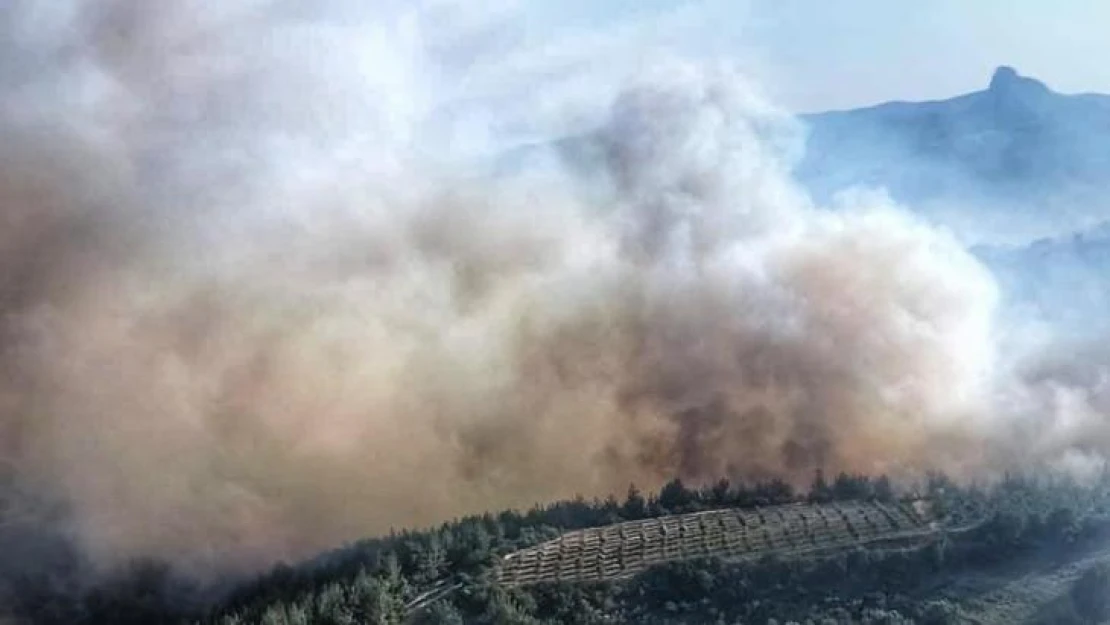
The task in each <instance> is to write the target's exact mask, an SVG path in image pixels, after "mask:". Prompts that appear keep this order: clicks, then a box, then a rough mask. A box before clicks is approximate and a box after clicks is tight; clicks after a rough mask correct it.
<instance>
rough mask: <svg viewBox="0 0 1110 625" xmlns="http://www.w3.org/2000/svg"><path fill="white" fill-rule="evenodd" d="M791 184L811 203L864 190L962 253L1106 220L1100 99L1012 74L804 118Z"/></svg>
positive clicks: (1104, 105) (1107, 183)
mask: <svg viewBox="0 0 1110 625" xmlns="http://www.w3.org/2000/svg"><path fill="white" fill-rule="evenodd" d="M804 119H805V121H806V122H807V126H808V130H809V133H808V137H807V141H806V150H805V156H804V158H803V159H802V161H801V162H800V163H799V164H798V167H797V169H796V173H797V175H798V178H799V179H800V180H801V181H802V182H804V183H805V184H806V186H807V187H809V189H810V190H811V191H812V192H813V193H814V195H815V196H816V197H817V198H818V199H828V198H830V197H831V196H832V195H833V194H835V193H836V192H839V191H842V190H844V189H845V188H848V187H858V186H874V187H881V188H884V189H886V190H887V191H888V192H889V193H890V194H891V196H892V197H893V198H894V199H895V200H897V201H899V202H901V203H904V204H906V205H909V206H911V207H913V208H914V210H916V211H918V212H921V213H923V214H925V215H927V216H930V217H932V218H935V219H937V220H938V221H940V222H941V223H944V224H945V225H948V226H950V227H952V228H953V229H955V230H956V231H957V233H958V234H959V235H961V237H962V238H964V239H965V240H967V241H969V242H972V243H980V242H982V243H999V242H1011V243H1024V242H1028V241H1029V240H1032V239H1036V238H1040V237H1043V236H1045V235H1053V234H1062V233H1067V232H1071V231H1076V230H1081V229H1084V228H1085V227H1089V226H1092V225H1095V224H1097V223H1099V222H1101V221H1103V220H1105V219H1106V218H1107V217H1106V215H1107V213H1106V208H1107V206H1108V203H1107V202H1105V201H1104V200H1103V199H1102V198H1104V197H1105V195H1106V191H1107V190H1108V189H1110V96H1106V95H1095V94H1082V95H1063V94H1059V93H1056V92H1054V91H1052V90H1051V89H1050V88H1048V87H1047V86H1046V85H1045V84H1043V83H1041V82H1040V81H1038V80H1036V79H1034V78H1029V77H1024V76H1021V75H1020V74H1018V73H1017V72H1016V71H1015V70H1014V69H1012V68H1009V67H1001V68H999V69H998V70H996V71H995V73H994V76H993V77H992V78H991V80H990V84H989V86H988V87H987V88H986V89H985V90H983V91H978V92H975V93H970V94H967V95H962V96H958V97H954V98H951V99H948V100H941V101H935V102H914V103H911V102H889V103H886V104H880V105H878V106H874V107H869V108H863V109H856V110H850V111H836V112H829V113H820V114H815V115H810V116H806V117H805V118H804Z"/></svg>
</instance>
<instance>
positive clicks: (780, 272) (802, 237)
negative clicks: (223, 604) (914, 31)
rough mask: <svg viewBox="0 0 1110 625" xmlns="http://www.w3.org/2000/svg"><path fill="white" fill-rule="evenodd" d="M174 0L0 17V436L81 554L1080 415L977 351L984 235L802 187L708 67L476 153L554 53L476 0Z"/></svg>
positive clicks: (983, 325) (880, 451)
mask: <svg viewBox="0 0 1110 625" xmlns="http://www.w3.org/2000/svg"><path fill="white" fill-rule="evenodd" d="M351 4H352V5H354V4H355V3H351ZM212 6H213V5H212V3H200V2H190V1H187V0H178V1H174V2H164V3H158V4H157V8H154V7H155V5H154V4H152V3H146V2H139V1H138V0H133V1H131V0H115V1H111V2H96V3H93V2H87V3H86V2H77V1H68V2H57V3H43V2H32V1H26V2H15V4H14V5H13V7H11V8H9V9H5V11H4V12H3V13H2V15H0V35H2V36H0V46H3V48H0V95H2V98H3V99H2V101H0V146H2V147H0V220H2V222H0V266H2V267H3V273H2V274H0V370H2V371H3V377H2V378H0V462H2V465H0V466H2V468H3V470H4V471H5V473H6V476H7V480H8V482H10V484H11V485H12V486H11V488H12V489H17V488H18V490H19V491H20V492H30V493H33V494H34V497H32V498H31V499H32V500H34V501H42V502H47V503H49V504H51V508H50V509H51V510H54V511H56V509H60V510H62V511H63V512H61V513H58V516H57V517H56V518H61V519H62V520H61V521H57V522H60V523H62V524H63V527H64V529H65V531H68V532H70V533H72V535H73V536H74V537H75V538H76V539H77V540H78V541H79V543H80V544H81V545H82V546H83V548H84V549H85V551H86V552H87V553H88V554H89V556H90V557H91V558H92V559H93V560H94V561H96V562H98V563H100V564H103V565H112V564H113V563H117V562H119V561H121V560H125V559H129V558H133V557H139V556H154V557H164V558H170V559H172V560H174V561H176V562H179V563H183V564H185V565H186V566H190V567H194V568H196V569H198V570H204V569H209V568H213V567H214V568H227V567H232V568H240V567H247V568H249V567H255V566H262V565H265V564H267V563H269V562H271V561H273V560H274V559H277V558H289V557H297V556H302V555H306V554H308V553H311V552H313V551H314V550H317V549H321V548H324V547H327V546H331V545H334V544H336V543H337V542H340V541H343V540H347V539H352V538H355V537H359V536H363V535H367V534H372V533H375V532H380V531H383V530H387V529H388V528H390V527H395V526H405V525H411V524H425V523H431V522H435V521H438V520H442V519H445V518H449V517H451V516H454V515H458V514H461V513H467V512H475V511H481V510H485V509H489V508H501V507H505V506H521V505H529V504H531V503H533V502H536V501H540V500H546V499H550V498H554V497H563V496H569V495H573V494H575V493H584V494H589V495H593V494H606V493H610V492H622V491H623V490H624V489H625V488H626V487H627V485H628V484H629V483H630V482H636V483H637V484H641V485H644V486H654V485H656V484H658V483H660V482H661V481H663V480H665V479H668V478H670V477H672V476H675V475H678V476H681V477H683V478H686V479H692V480H698V479H710V478H715V477H718V476H720V475H731V476H734V477H739V478H754V477H768V476H784V477H787V478H790V479H797V480H804V479H807V478H808V477H809V476H810V475H811V474H812V471H813V470H814V469H816V468H824V469H825V470H828V471H835V470H854V471H868V472H877V471H887V472H891V473H894V474H913V473H914V472H917V471H923V470H927V469H932V468H944V469H946V470H948V471H951V472H956V473H959V472H965V473H967V474H973V472H975V471H981V470H986V469H989V468H991V467H989V466H985V465H986V464H987V463H989V462H991V459H992V458H993V457H994V456H996V455H997V456H1003V455H1004V453H1003V452H1004V451H1005V450H1006V449H1007V448H1008V447H1007V446H1008V445H1011V444H1017V441H1020V440H1025V439H1024V438H1023V437H1025V436H1028V437H1029V438H1030V439H1036V438H1038V437H1036V436H1035V432H1037V431H1040V428H1041V425H1038V424H1039V423H1040V421H1039V420H1040V419H1042V417H1043V418H1044V419H1049V417H1050V416H1051V415H1056V414H1057V413H1060V412H1061V411H1063V412H1067V414H1069V415H1070V414H1077V413H1083V410H1089V411H1094V412H1092V413H1091V414H1094V415H1096V416H1097V415H1099V414H1105V408H1106V407H1107V406H1106V401H1105V395H1106V390H1105V387H1106V383H1105V380H1104V379H1102V378H1098V379H1091V378H1090V376H1089V375H1087V374H1086V373H1082V372H1078V371H1073V373H1072V374H1069V376H1065V377H1063V378H1061V377H1060V376H1059V375H1057V372H1058V371H1060V370H1067V371H1072V367H1071V364H1070V361H1069V364H1068V365H1067V366H1063V367H1055V366H1053V367H1049V365H1045V367H1049V370H1048V373H1045V372H1044V371H1039V372H1038V371H1035V370H1030V371H1023V372H1021V375H1023V376H1026V378H1028V379H1030V380H1033V381H1034V382H1035V384H1031V385H1027V384H1025V383H1021V384H1018V383H1015V382H1000V375H1002V374H1000V371H1003V370H1004V369H1003V368H1002V367H999V366H998V365H997V364H996V361H997V359H998V354H997V353H996V351H997V345H998V342H997V337H996V336H995V331H996V308H997V307H996V300H997V298H998V294H997V292H996V287H995V284H994V281H993V279H992V278H991V276H990V275H989V274H988V273H987V272H986V270H984V269H983V268H982V267H981V266H980V265H979V264H978V263H977V262H976V261H975V260H974V259H973V258H972V257H971V256H969V255H968V254H967V253H966V251H965V250H964V249H963V248H962V247H961V245H960V244H959V243H958V242H957V241H956V240H955V239H954V238H953V237H951V236H949V235H948V234H946V233H944V232H941V231H937V230H934V229H931V228H929V227H927V226H925V225H923V224H922V223H920V222H918V221H916V220H914V219H913V218H911V217H910V216H908V215H907V214H906V213H905V212H903V211H900V210H899V209H898V208H897V207H893V206H890V205H887V204H886V203H884V202H882V201H880V200H875V199H869V198H862V199H860V200H859V201H858V202H855V203H853V205H851V206H845V207H839V208H838V209H837V210H825V209H821V208H819V207H815V206H812V205H811V203H810V201H809V200H808V199H807V197H806V196H805V195H804V194H803V193H801V192H800V191H799V190H798V189H797V188H796V187H795V185H794V184H793V183H792V182H791V180H790V179H789V176H788V175H787V172H788V170H789V165H790V163H789V159H790V156H791V146H792V145H793V143H792V137H794V136H795V133H796V129H795V128H794V124H793V122H792V120H791V119H790V118H789V117H788V116H786V115H783V114H781V113H779V112H777V111H775V110H774V109H773V108H771V107H769V106H767V105H765V104H764V103H763V102H762V101H761V100H760V98H759V97H758V95H756V94H755V93H754V92H753V91H752V89H751V88H750V86H749V85H746V84H745V82H744V81H743V80H742V79H741V78H740V77H738V76H736V75H734V74H732V73H730V72H729V71H727V70H723V69H711V70H695V69H692V68H690V67H688V66H685V65H681V64H663V65H660V66H659V67H654V68H651V69H650V70H648V71H645V72H643V73H642V74H641V75H640V77H639V78H638V79H637V80H634V81H631V82H629V83H625V84H626V86H624V87H621V88H619V89H616V88H611V89H608V90H606V89H599V90H598V94H597V95H596V96H595V99H596V100H597V102H594V103H592V105H593V107H594V108H593V110H595V111H596V110H604V111H606V112H605V114H604V116H603V117H602V118H601V119H600V120H599V122H598V124H597V126H596V127H597V128H598V130H597V131H596V133H595V134H594V135H593V136H594V139H593V143H592V145H593V146H594V147H595V148H596V150H594V151H593V152H591V154H592V156H591V158H593V160H592V161H590V162H588V163H584V162H578V163H574V164H573V165H574V166H571V167H563V166H562V165H559V164H553V163H557V162H558V161H557V159H554V158H546V159H534V160H529V159H525V161H526V162H525V163H524V164H522V165H519V166H517V167H514V168H512V169H513V172H514V173H512V174H507V173H504V172H501V173H499V174H496V175H489V174H486V173H483V172H484V171H485V170H484V169H482V168H480V167H475V166H474V164H475V163H476V162H478V157H476V156H474V155H475V154H481V153H485V152H489V151H490V150H491V149H492V148H496V147H498V145H500V144H499V143H498V141H499V140H501V139H503V138H504V137H506V136H509V135H513V136H518V137H519V136H522V135H524V134H527V132H525V131H522V130H521V129H522V128H528V126H527V124H528V122H529V116H528V111H527V110H525V111H523V112H522V111H521V110H519V108H521V107H517V108H516V109H514V107H513V106H511V105H510V104H507V102H509V101H512V100H513V98H512V97H510V96H509V95H508V94H509V92H511V87H510V86H508V85H509V83H510V82H511V80H510V79H509V78H506V77H505V76H515V78H513V79H512V80H518V79H519V78H520V76H519V75H520V74H521V73H524V74H528V73H543V74H550V73H557V72H555V70H554V69H552V70H551V71H550V72H544V71H541V70H540V69H537V68H535V67H534V59H530V58H529V57H527V56H526V55H525V56H519V57H514V58H510V59H509V60H507V61H506V60H503V56H504V55H503V54H502V53H503V52H504V50H501V49H500V48H498V46H500V45H504V46H508V45H510V43H509V42H507V41H505V42H502V43H496V42H498V41H500V39H498V37H496V36H493V35H492V34H491V33H498V32H501V29H500V28H499V27H497V21H496V19H495V18H489V17H488V16H487V17H484V18H481V19H473V20H471V21H469V22H468V21H466V20H464V19H463V18H465V17H467V13H466V12H464V11H462V10H461V9H459V8H458V7H455V6H451V5H443V4H439V3H436V4H434V5H429V6H423V7H418V8H415V9H412V8H405V9H400V8H396V7H393V6H390V5H388V3H385V4H383V5H382V6H378V7H375V9H374V12H373V14H368V10H367V9H361V8H359V9H355V8H352V7H351V6H346V5H344V4H342V3H335V2H324V3H319V4H318V5H314V6H316V7H317V8H313V9H304V8H298V7H303V6H307V5H304V4H301V3H281V2H231V3H221V8H219V9H215V8H212ZM497 19H499V18H497ZM460 23H461V24H463V26H457V25H458V24H460ZM451 24H454V25H456V26H448V25H451ZM483 42H485V45H488V46H493V47H494V48H496V49H492V50H490V49H486V48H484V47H483ZM488 42H495V43H488ZM460 51H465V53H466V54H462V53H461V52H460ZM460 59H464V60H460ZM465 59H469V61H467V60H465ZM496 59H501V60H499V61H497V62H499V63H501V65H499V66H496V67H494V69H490V67H493V66H495V65H496V64H495V60H496ZM567 62H568V63H572V61H567ZM497 67H500V69H497ZM514 72H515V74H514ZM525 77H527V76H525ZM518 82H519V80H518ZM556 82H557V81H556ZM437 85H439V87H438V88H432V87H433V86H437ZM531 86H532V85H529V87H531ZM560 89H561V88H560ZM563 91H565V90H560V93H563ZM550 97H551V98H552V99H553V100H556V99H558V97H559V95H558V94H555V93H551V94H550ZM571 99H573V98H571ZM523 108H528V107H523ZM545 115H547V116H548V117H558V116H554V115H551V114H550V111H546V112H545ZM529 130H532V129H529ZM583 158H586V157H583ZM584 170H585V171H588V173H589V175H585V174H583V173H582V172H583V171H584ZM1096 369H1097V367H1096ZM1058 378H1059V379H1066V380H1068V384H1070V385H1071V386H1068V384H1064V383H1063V382H1060V381H1059V379H1058ZM1005 379H1006V380H1014V379H1019V378H1018V376H1017V375H1011V374H1009V373H1006V374H1005ZM1013 388H1017V389H1018V390H1013ZM1068 389H1071V390H1070V391H1069V390H1068ZM1091 389H1096V390H1093V391H1092V390H1091ZM1069 392H1070V393H1071V394H1070V395H1069V394H1068V393H1069ZM1000 395H1004V396H1005V397H1006V398H1009V400H1012V401H1013V402H1014V404H1015V405H1017V404H1020V408H1021V409H1020V410H1019V411H1017V412H1016V413H1014V412H1006V413H1005V414H1006V415H1009V414H1019V413H1020V414H1022V415H1025V416H1023V417H1021V418H1015V419H1014V420H1013V421H1012V420H1011V419H1010V418H1009V417H1008V416H1006V417H1003V416H999V415H1000V414H1002V413H1000V412H999V410H1000V408H999V406H1000V405H1001V404H1002V403H1004V402H1001V400H999V396H1000ZM1096 396H1097V397H1096ZM1025 400H1028V401H1025ZM1096 400H1097V401H1096ZM1068 401H1072V402H1073V403H1074V404H1082V406H1083V408H1082V409H1078V408H1076V406H1070V407H1069V406H1063V405H1062V404H1065V403H1067V402H1068ZM1006 410H1007V411H1010V410H1011V409H1010V408H1009V407H1006ZM1100 410H1101V411H1102V412H1099V411H1100ZM1083 414H1086V413H1083ZM1077 418H1080V417H1077ZM1049 421H1050V423H1051V426H1045V427H1052V428H1056V429H1054V430H1053V432H1054V437H1053V438H1051V439H1045V440H1041V441H1040V445H1041V447H1040V448H1038V449H1037V450H1036V451H1037V453H1042V454H1043V456H1044V458H1046V459H1060V461H1061V462H1065V463H1070V464H1071V465H1075V464H1077V463H1078V464H1082V465H1083V466H1089V464H1090V462H1093V461H1097V458H1098V457H1100V456H1099V455H1098V454H1099V453H1100V451H1101V449H1103V448H1104V446H1099V443H1100V441H1099V440H1097V439H1093V438H1091V437H1090V436H1087V437H1086V440H1088V441H1090V445H1092V446H1094V447H1089V448H1087V449H1079V448H1074V445H1073V441H1074V440H1075V433H1076V432H1077V431H1079V432H1084V433H1085V434H1090V431H1089V429H1088V428H1089V427H1093V426H1092V425H1091V424H1097V423H1098V420H1097V418H1089V419H1087V420H1086V421H1084V422H1083V423H1082V424H1076V423H1070V424H1069V422H1067V420H1066V419H1061V418H1058V417H1056V416H1052V417H1051V419H1049ZM1031 432H1032V433H1031ZM1103 438H1105V436H1104V437H1103ZM985 441H993V444H992V445H991V446H989V447H988V448H987V449H988V453H983V452H982V451H981V449H982V446H983V445H984V444H985ZM1102 442H1106V443H1108V444H1110V440H1108V441H1102ZM1073 448H1074V449H1073ZM1069 450H1072V451H1074V453H1071V452H1069ZM1069 454H1070V455H1069ZM996 466H997V465H996ZM44 506H46V504H45V503H43V504H41V505H40V504H28V510H26V511H25V512H26V514H30V515H35V514H43V513H44V512H43V510H44V509H45V508H44ZM55 506H56V507H57V508H55Z"/></svg>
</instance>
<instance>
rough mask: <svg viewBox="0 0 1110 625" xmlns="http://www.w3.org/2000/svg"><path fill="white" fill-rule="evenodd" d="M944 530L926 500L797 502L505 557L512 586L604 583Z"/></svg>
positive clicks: (585, 535) (597, 535)
mask: <svg viewBox="0 0 1110 625" xmlns="http://www.w3.org/2000/svg"><path fill="white" fill-rule="evenodd" d="M940 529H941V519H940V518H939V517H938V516H937V515H936V514H934V511H933V509H932V506H930V505H929V504H928V503H926V502H923V501H917V502H901V503H881V502H842V503H831V504H792V505H785V506H775V507H768V508H756V509H727V510H714V511H710V512H699V513H694V514H685V515H676V516H668V517H662V518H657V519H647V520H642V521H630V522H626V523H618V524H615V525H609V526H605V527H597V528H591V529H586V530H580V531H575V532H569V533H567V534H564V535H563V536H561V537H559V538H557V539H555V540H552V541H549V542H546V543H543V544H540V545H537V546H535V547H532V548H529V549H524V550H521V551H517V552H515V553H512V554H509V555H508V556H506V557H505V559H504V560H503V562H502V564H501V568H500V570H499V571H498V578H499V581H500V582H501V583H502V584H505V585H507V586H524V585H528V584H534V583H540V582H557V581H574V582H585V581H599V580H610V579H618V578H622V577H628V576H632V575H635V574H637V573H639V572H641V571H643V570H645V569H647V568H648V567H650V566H652V565H655V564H659V563H661V562H668V561H674V560H684V559H689V558H698V557H706V556H717V557H722V558H755V557H760V556H764V555H768V554H783V555H796V554H801V553H808V552H813V551H823V550H832V549H840V548H845V547H851V546H854V545H861V544H873V543H878V542H887V541H890V542H895V543H896V542H912V541H914V540H919V539H922V538H927V537H929V536H931V535H933V534H935V533H937V532H938V531H939V530H940Z"/></svg>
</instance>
